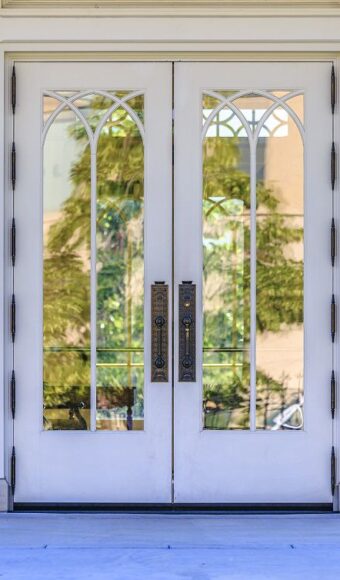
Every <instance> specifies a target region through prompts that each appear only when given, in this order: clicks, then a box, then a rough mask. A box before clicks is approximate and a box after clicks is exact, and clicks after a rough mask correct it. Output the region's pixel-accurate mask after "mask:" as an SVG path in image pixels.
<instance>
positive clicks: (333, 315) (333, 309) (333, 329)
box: [331, 294, 336, 342]
mask: <svg viewBox="0 0 340 580" xmlns="http://www.w3.org/2000/svg"><path fill="white" fill-rule="evenodd" d="M335 332H336V304H335V296H334V294H332V302H331V335H332V342H334V339H335Z"/></svg>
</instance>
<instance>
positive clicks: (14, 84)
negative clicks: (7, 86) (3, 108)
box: [11, 64, 17, 115]
mask: <svg viewBox="0 0 340 580" xmlns="http://www.w3.org/2000/svg"><path fill="white" fill-rule="evenodd" d="M11 101H12V113H13V115H15V108H16V106H17V76H16V74H15V64H14V65H13V68H12V79H11Z"/></svg>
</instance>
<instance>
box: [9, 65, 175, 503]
mask: <svg viewBox="0 0 340 580" xmlns="http://www.w3.org/2000/svg"><path fill="white" fill-rule="evenodd" d="M17 77H18V78H19V79H20V81H19V82H18V107H17V114H16V140H17V151H18V163H20V172H18V181H17V190H16V219H17V228H18V232H20V234H19V235H18V259H17V265H16V296H17V304H18V312H17V327H18V329H19V328H20V332H18V336H17V341H16V369H17V385H18V386H17V400H18V405H17V416H16V421H15V438H14V440H15V445H16V449H17V486H16V494H15V500H16V501H21V502H34V501H38V502H49V501H57V502H72V501H73V502H79V501H80V502H168V501H170V498H171V376H170V381H169V383H168V384H156V383H153V384H151V383H150V381H149V378H150V324H149V320H150V285H151V284H152V283H153V282H154V281H155V280H165V281H166V282H168V283H169V284H170V283H171V280H170V276H171V65H169V64H166V63H164V64H160V63H146V64H133V63H129V64H119V63H115V64H113V63H111V64H109V63H106V64H103V63H96V64H88V63H87V64H86V63H66V64H65V63H55V64H54V65H53V66H51V65H50V64H48V63H19V64H17ZM88 88H91V89H96V88H97V89H102V90H104V89H110V90H114V89H130V90H134V89H136V90H143V91H144V92H145V127H146V129H145V264H146V267H145V431H144V432H137V431H129V432H66V431H64V432H60V431H45V432H44V431H42V430H41V412H42V409H41V400H42V396H41V391H42V191H41V156H40V143H41V95H42V91H43V90H44V89H48V90H53V89H59V90H67V89H70V90H71V89H78V90H85V89H88ZM9 139H10V137H9ZM19 160H20V161H19ZM170 344H171V343H170ZM170 357H171V353H170Z"/></svg>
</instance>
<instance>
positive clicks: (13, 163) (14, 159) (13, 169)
mask: <svg viewBox="0 0 340 580" xmlns="http://www.w3.org/2000/svg"><path fill="white" fill-rule="evenodd" d="M16 179H17V152H16V149H15V143H14V141H13V143H12V154H11V181H12V189H13V191H14V190H15V182H16Z"/></svg>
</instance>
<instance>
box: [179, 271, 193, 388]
mask: <svg viewBox="0 0 340 580" xmlns="http://www.w3.org/2000/svg"><path fill="white" fill-rule="evenodd" d="M195 320H196V285H195V284H193V283H192V282H184V281H183V282H182V284H180V285H179V360H178V367H179V369H178V376H179V378H178V380H179V381H180V382H187V383H194V382H195V381H196V324H195Z"/></svg>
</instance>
